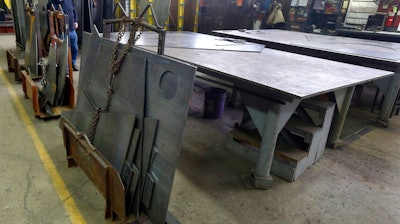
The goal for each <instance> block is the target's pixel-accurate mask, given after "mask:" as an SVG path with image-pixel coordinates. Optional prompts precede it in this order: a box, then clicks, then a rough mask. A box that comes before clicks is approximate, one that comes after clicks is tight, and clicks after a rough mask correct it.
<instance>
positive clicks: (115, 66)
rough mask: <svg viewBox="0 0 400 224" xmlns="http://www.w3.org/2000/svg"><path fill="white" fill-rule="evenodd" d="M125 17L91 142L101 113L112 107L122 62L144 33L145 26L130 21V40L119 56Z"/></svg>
mask: <svg viewBox="0 0 400 224" xmlns="http://www.w3.org/2000/svg"><path fill="white" fill-rule="evenodd" d="M125 18H126V17H124V18H123V19H122V20H121V22H120V29H119V32H118V37H117V41H116V42H117V43H116V44H115V46H114V49H113V52H112V57H111V77H110V82H109V86H108V89H107V98H106V104H105V106H104V107H98V108H97V109H96V112H95V116H94V117H93V120H92V124H91V127H90V132H89V140H90V142H91V143H93V139H94V135H95V133H96V128H97V124H98V122H99V118H100V113H101V112H107V111H108V109H109V107H110V104H111V99H112V94H113V88H114V84H115V80H116V78H117V77H118V74H119V71H120V70H121V67H122V64H123V62H124V61H125V58H126V55H127V54H128V52H129V49H130V48H131V47H133V46H134V45H135V43H136V41H137V40H139V38H140V36H141V35H142V33H143V27H141V26H140V25H139V24H138V23H133V24H132V23H130V28H131V29H130V30H131V31H130V35H129V39H128V42H127V44H126V45H125V46H124V48H123V49H122V52H121V56H120V57H119V58H118V52H119V44H120V42H121V40H122V38H123V36H124V35H125V29H126V21H125ZM139 28H141V29H140V31H139V33H138V35H136V33H137V32H138V30H139Z"/></svg>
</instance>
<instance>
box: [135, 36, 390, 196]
mask: <svg viewBox="0 0 400 224" xmlns="http://www.w3.org/2000/svg"><path fill="white" fill-rule="evenodd" d="M166 38H168V35H167V37H166ZM139 47H141V48H145V49H148V50H153V51H154V50H155V49H156V48H155V47H151V46H146V45H145V46H139ZM165 56H169V57H173V58H175V59H177V60H182V61H184V62H187V63H190V64H193V65H195V66H196V67H197V68H198V71H199V72H202V73H205V74H207V75H210V76H213V77H216V78H218V79H222V80H225V81H228V82H230V83H232V84H233V86H234V88H235V89H237V90H238V91H239V93H240V94H241V97H242V101H243V103H244V104H245V106H246V107H247V109H248V111H249V114H250V116H251V117H252V119H253V121H254V123H255V124H256V127H257V130H258V131H259V133H260V135H261V138H262V140H261V146H260V153H259V159H258V162H257V165H256V168H255V170H254V171H253V172H252V177H253V183H254V185H255V186H256V187H259V188H266V187H268V186H270V185H271V184H272V178H271V176H270V169H271V164H272V159H273V156H274V151H275V145H276V141H277V136H278V134H279V132H280V131H281V130H282V129H283V127H284V125H285V124H286V122H287V121H288V119H289V118H290V117H291V116H292V114H293V113H294V111H295V109H296V107H297V106H298V105H299V104H300V102H301V101H302V100H303V99H307V98H311V97H314V96H319V95H322V94H325V93H328V92H334V93H335V95H336V96H337V97H336V100H337V104H338V108H339V109H341V110H340V114H343V116H341V119H342V120H343V121H344V118H345V115H346V114H347V109H348V105H349V102H350V99H351V96H352V94H353V91H354V88H355V86H356V85H357V84H361V83H365V82H369V81H372V80H375V79H379V78H383V77H386V76H390V75H392V74H393V73H391V72H388V71H382V70H377V69H372V68H366V67H361V66H356V65H350V64H345V63H340V62H334V61H329V60H324V59H319V58H313V57H309V56H304V55H299V54H293V53H289V52H283V51H277V50H273V49H269V50H268V49H264V50H263V51H262V52H261V53H254V52H252V53H250V52H233V51H217V50H204V49H187V48H186V49H183V48H168V47H166V49H165ZM318 66H322V67H324V68H322V67H318ZM354 69H358V70H360V71H361V72H364V73H365V76H364V75H363V76H361V75H360V74H350V75H347V74H348V73H349V72H350V71H352V70H354ZM305 73H307V74H305ZM308 73H309V74H308ZM337 76H341V79H340V78H339V79H338V78H337ZM368 77H369V78H368ZM353 78H354V80H352V79H353ZM275 82H276V83H275ZM321 86H323V87H321ZM314 88H316V89H314ZM296 90H298V91H296ZM341 119H338V120H339V122H341V121H340V120H341ZM341 123H342V122H341ZM342 124H343V123H342ZM339 127H340V125H339ZM340 128H341V127H340ZM340 128H339V129H340Z"/></svg>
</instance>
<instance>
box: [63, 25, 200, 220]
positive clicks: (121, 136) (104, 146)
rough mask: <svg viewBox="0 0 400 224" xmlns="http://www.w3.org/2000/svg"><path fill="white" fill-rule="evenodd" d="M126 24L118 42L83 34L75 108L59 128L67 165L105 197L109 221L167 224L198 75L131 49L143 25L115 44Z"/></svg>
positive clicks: (176, 63)
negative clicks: (144, 218)
mask: <svg viewBox="0 0 400 224" xmlns="http://www.w3.org/2000/svg"><path fill="white" fill-rule="evenodd" d="M123 24H125V23H121V24H120V25H121V27H122V28H121V31H120V33H119V38H118V40H117V42H115V41H113V40H110V39H107V38H104V37H102V35H101V34H99V33H98V31H97V29H96V28H95V27H94V29H93V31H92V33H91V34H89V33H84V36H83V38H84V39H83V46H82V49H83V54H82V60H81V69H80V78H79V92H78V100H77V105H76V109H75V110H73V111H67V112H63V113H62V116H61V120H60V128H61V129H62V131H63V137H64V144H65V147H66V151H67V157H68V162H69V166H74V165H79V166H80V167H81V168H82V170H83V171H84V172H85V173H86V175H87V176H88V177H89V178H90V179H91V181H92V183H93V184H94V185H95V186H96V187H97V188H98V190H99V191H100V192H102V194H103V196H104V197H105V199H106V217H114V215H115V214H116V215H117V216H118V217H119V218H120V219H121V220H122V221H126V220H127V219H128V218H129V217H130V216H132V215H133V216H134V217H136V218H138V217H139V215H140V214H141V213H144V214H145V215H146V216H147V217H148V218H149V219H150V220H151V221H152V222H153V223H164V222H165V218H166V214H167V210H168V203H169V198H170V192H171V188H172V183H173V177H174V172H175V167H176V164H177V160H178V156H179V151H180V145H181V139H182V132H183V128H184V126H185V122H186V118H187V113H188V108H189V99H190V96H191V91H192V86H193V81H194V75H195V71H196V68H195V67H193V66H190V65H188V64H184V63H182V62H179V61H175V60H172V59H170V58H167V57H164V56H161V55H157V54H156V53H153V52H149V51H145V50H141V49H139V48H136V47H134V46H133V45H134V44H135V42H136V41H137V39H138V38H140V34H141V32H142V30H143V27H142V26H143V24H144V22H143V21H140V20H131V21H130V23H129V27H130V33H129V34H126V35H130V36H129V41H128V43H127V44H126V45H124V44H120V43H118V42H119V41H120V40H121V38H122V36H123V35H124V30H125V28H124V27H125V26H124V25H123ZM160 29H162V28H160V27H156V28H155V30H160Z"/></svg>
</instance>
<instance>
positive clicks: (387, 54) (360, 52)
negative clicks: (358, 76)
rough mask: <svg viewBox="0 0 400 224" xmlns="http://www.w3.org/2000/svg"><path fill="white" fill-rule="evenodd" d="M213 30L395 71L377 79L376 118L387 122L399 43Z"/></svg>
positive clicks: (399, 75) (398, 81) (399, 74)
mask: <svg viewBox="0 0 400 224" xmlns="http://www.w3.org/2000/svg"><path fill="white" fill-rule="evenodd" d="M213 33H214V34H216V35H220V36H224V37H230V38H241V39H245V40H248V41H253V42H256V43H261V44H264V45H265V46H266V47H268V48H273V49H278V50H283V51H289V52H294V53H299V54H304V55H309V56H314V57H319V58H325V59H330V60H335V61H341V62H346V63H351V64H357V65H363V66H367V67H372V68H378V69H385V70H390V71H393V72H395V73H396V75H395V76H393V77H392V78H391V80H388V81H387V82H386V83H378V87H379V88H380V89H383V90H384V94H385V101H384V102H383V106H382V109H381V112H380V114H379V120H378V121H380V122H381V123H382V124H384V125H388V120H389V117H390V114H391V112H392V108H393V105H394V104H395V101H396V97H397V94H398V92H399V89H400V43H393V42H385V41H376V40H366V39H358V38H350V37H340V36H327V35H320V34H312V33H302V32H295V31H287V30H273V29H268V30H242V31H239V30H219V31H213Z"/></svg>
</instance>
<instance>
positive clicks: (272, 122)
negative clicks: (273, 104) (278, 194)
mask: <svg viewBox="0 0 400 224" xmlns="http://www.w3.org/2000/svg"><path fill="white" fill-rule="evenodd" d="M265 115H266V116H265V121H264V127H263V131H262V132H263V134H262V140H261V146H260V154H259V157H258V162H257V166H256V169H255V170H253V172H252V180H253V182H254V185H255V186H256V187H259V188H266V187H269V186H271V185H272V181H273V179H272V177H271V175H270V171H271V166H272V159H273V158H274V151H275V145H276V140H277V138H278V134H279V132H280V131H281V130H278V125H279V124H278V116H279V114H276V112H275V111H273V110H269V111H267V112H266V114H265Z"/></svg>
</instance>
